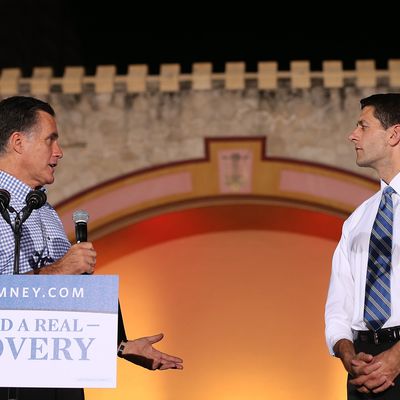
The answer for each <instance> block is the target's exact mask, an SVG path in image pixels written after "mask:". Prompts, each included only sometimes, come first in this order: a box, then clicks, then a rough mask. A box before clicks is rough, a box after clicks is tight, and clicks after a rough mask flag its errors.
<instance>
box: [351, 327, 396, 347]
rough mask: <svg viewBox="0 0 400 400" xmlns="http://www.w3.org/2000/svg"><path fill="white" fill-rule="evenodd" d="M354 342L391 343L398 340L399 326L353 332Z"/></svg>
mask: <svg viewBox="0 0 400 400" xmlns="http://www.w3.org/2000/svg"><path fill="white" fill-rule="evenodd" d="M353 333H354V336H353V337H354V341H358V342H364V343H374V344H380V343H393V342H397V341H399V340H400V326H393V327H391V328H384V329H379V330H378V331H376V332H374V331H354V332H353Z"/></svg>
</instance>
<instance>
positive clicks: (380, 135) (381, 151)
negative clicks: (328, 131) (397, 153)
mask: <svg viewBox="0 0 400 400" xmlns="http://www.w3.org/2000/svg"><path fill="white" fill-rule="evenodd" d="M388 131H389V130H388V129H385V128H384V127H383V126H382V125H381V123H380V121H379V120H378V119H377V118H375V117H374V107H372V106H367V107H364V108H363V109H362V111H361V114H360V118H359V120H358V122H357V126H356V128H355V129H354V131H353V132H351V134H350V136H349V140H351V141H352V142H353V143H354V145H355V150H356V154H357V159H356V162H357V165H358V166H360V167H371V168H374V169H376V170H379V168H380V167H381V166H382V165H383V164H384V163H386V162H387V161H388V151H389V149H390V146H389V144H388V139H389V136H390V132H388Z"/></svg>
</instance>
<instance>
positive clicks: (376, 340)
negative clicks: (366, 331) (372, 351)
mask: <svg viewBox="0 0 400 400" xmlns="http://www.w3.org/2000/svg"><path fill="white" fill-rule="evenodd" d="M374 343H375V344H379V338H378V332H375V331H374Z"/></svg>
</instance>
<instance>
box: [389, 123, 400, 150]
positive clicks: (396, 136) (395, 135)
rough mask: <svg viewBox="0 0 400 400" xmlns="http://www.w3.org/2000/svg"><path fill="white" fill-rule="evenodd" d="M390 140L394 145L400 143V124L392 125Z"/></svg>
mask: <svg viewBox="0 0 400 400" xmlns="http://www.w3.org/2000/svg"><path fill="white" fill-rule="evenodd" d="M389 141H390V144H391V145H392V146H396V145H398V144H399V143H400V124H396V125H393V126H392V128H391V135H390V139H389Z"/></svg>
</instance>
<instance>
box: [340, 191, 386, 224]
mask: <svg viewBox="0 0 400 400" xmlns="http://www.w3.org/2000/svg"><path fill="white" fill-rule="evenodd" d="M380 194H381V192H380V191H378V192H376V193H374V194H373V195H372V196H371V197H369V198H368V199H366V200H364V201H363V202H362V203H361V204H360V205H359V206H358V207H357V208H356V209H355V210H354V211H353V212H352V213H351V214H350V216H349V217H348V218H347V220H346V222H347V223H351V222H354V221H355V220H359V219H360V218H362V217H363V216H364V215H365V212H367V211H369V210H370V209H371V207H372V205H374V204H376V203H377V202H379V199H380Z"/></svg>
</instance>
